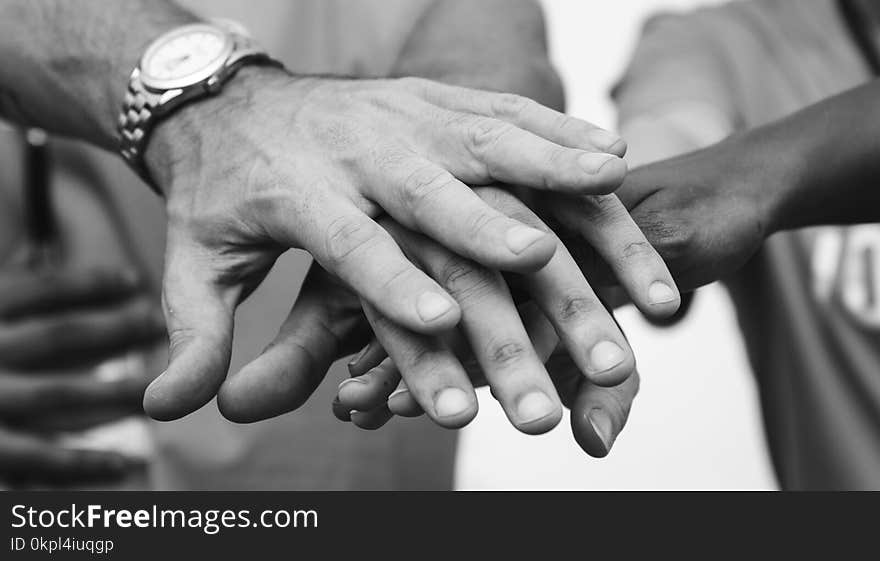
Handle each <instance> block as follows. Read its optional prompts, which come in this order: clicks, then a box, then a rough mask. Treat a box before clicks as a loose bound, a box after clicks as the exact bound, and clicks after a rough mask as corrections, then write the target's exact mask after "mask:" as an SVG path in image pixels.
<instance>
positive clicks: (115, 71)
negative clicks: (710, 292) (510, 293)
mask: <svg viewBox="0 0 880 561" xmlns="http://www.w3.org/2000/svg"><path fill="white" fill-rule="evenodd" d="M2 1H3V2H4V3H3V5H2V7H3V10H4V12H3V13H4V19H3V24H2V25H3V27H2V28H0V31H2V39H0V57H2V59H3V60H4V63H5V62H7V61H10V63H9V64H4V67H6V68H8V69H9V70H8V71H4V73H3V74H0V88H2V89H3V91H4V92H5V99H6V109H5V110H6V111H7V112H9V113H15V115H16V116H17V117H18V118H20V119H25V120H29V121H31V122H35V123H39V124H44V125H45V126H46V128H47V129H48V130H51V131H56V132H62V133H66V134H70V135H74V136H77V137H80V138H85V139H88V140H91V141H92V142H95V143H97V144H101V145H103V146H105V147H110V146H112V145H113V136H114V135H113V126H114V124H115V123H116V115H115V107H116V103H117V102H116V101H115V100H116V99H117V98H116V96H117V95H118V96H119V97H120V98H121V96H122V93H123V90H124V86H125V83H126V77H127V76H128V72H129V71H130V70H131V69H132V68H133V66H134V65H135V63H136V60H137V56H138V54H139V53H140V51H141V50H142V49H143V48H144V45H146V44H147V43H148V42H149V41H150V40H152V39H153V38H155V37H156V36H158V35H160V34H161V33H162V32H164V31H166V30H167V29H168V28H169V27H174V26H177V25H178V24H181V23H188V22H190V21H192V16H190V15H189V14H187V13H186V12H184V11H182V10H180V9H178V8H177V7H176V6H175V5H174V4H173V3H170V2H147V1H146V0H141V1H137V2H126V3H125V4H124V6H120V5H117V4H119V3H118V2H115V1H111V0H96V1H93V2H82V3H76V5H75V7H73V6H72V5H71V3H69V2H67V3H65V2H63V1H62V0H2ZM132 22H137V23H136V24H132ZM132 27H134V28H137V29H138V31H137V32H133V33H132V34H129V29H130V28H132ZM116 92H119V93H118V94H117V93H116ZM59 107H63V108H64V109H63V110H62V109H58V108H59ZM591 130H593V127H592V126H590V125H589V124H587V123H583V122H580V121H576V120H574V119H571V118H566V117H564V116H562V115H560V114H559V113H557V112H555V111H553V110H551V109H549V108H546V107H543V106H540V105H538V104H536V103H534V102H528V103H521V101H520V100H519V99H517V98H511V97H509V96H503V95H499V94H493V93H488V92H481V91H476V90H467V89H464V88H457V87H453V86H448V85H443V84H438V83H434V82H430V81H428V80H419V79H411V78H409V79H399V80H350V79H344V78H328V77H318V76H309V77H307V76H298V75H292V74H290V73H288V72H285V71H282V70H279V69H275V68H265V67H262V68H261V67H247V68H243V69H242V70H241V71H240V72H239V73H238V74H237V75H236V76H235V78H233V79H232V80H231V81H230V82H229V83H227V84H226V85H225V87H224V88H223V89H222V91H221V92H220V93H219V94H218V95H215V96H213V97H210V98H205V99H201V100H199V101H197V102H193V103H190V104H187V105H185V106H184V107H183V108H182V109H180V110H178V111H176V112H175V113H174V114H173V115H170V116H169V117H167V118H165V119H164V120H163V121H162V122H160V123H159V124H158V126H157V127H156V129H155V131H154V133H153V136H152V138H151V139H150V141H149V144H148V145H147V148H146V158H145V159H146V164H147V167H148V168H149V171H150V173H151V175H152V176H153V178H155V179H156V183H157V184H158V187H159V189H160V190H161V191H162V192H163V193H164V194H165V197H166V199H167V210H168V215H169V226H168V235H167V239H168V244H167V248H166V266H165V275H164V280H163V294H164V298H163V303H164V307H165V315H166V318H167V323H168V329H169V338H170V341H171V360H170V363H169V366H168V370H166V371H165V373H164V374H163V375H161V376H159V377H158V378H157V379H156V381H155V382H154V383H153V384H152V385H151V386H150V388H149V389H148V391H147V394H146V398H145V406H146V407H147V410H148V412H149V413H150V414H152V415H153V416H155V417H157V418H162V419H173V418H177V417H180V416H182V415H184V414H187V413H189V412H191V411H193V410H195V409H196V408H198V407H200V406H201V405H203V404H205V403H207V402H208V401H210V399H212V398H213V397H214V395H216V392H217V391H218V389H219V387H220V385H221V384H222V383H223V380H224V379H225V378H226V375H227V370H228V367H229V360H230V355H231V348H232V333H233V322H234V313H235V309H236V307H237V306H238V305H239V303H240V302H241V301H242V300H243V299H245V298H246V297H247V296H248V295H249V294H250V293H251V292H252V291H253V290H255V289H256V288H257V287H258V286H259V285H260V283H261V282H262V280H263V279H264V278H265V276H266V274H268V272H269V270H270V269H271V267H272V265H273V263H274V262H275V260H276V259H277V258H278V256H279V255H280V254H281V253H283V252H284V251H285V250H287V249H289V248H302V249H305V250H307V251H309V252H310V253H311V254H312V255H313V256H314V257H315V259H316V260H317V261H318V262H319V263H320V264H321V265H322V266H323V267H324V268H326V269H327V270H328V271H329V272H330V273H332V274H334V275H336V276H337V277H338V278H340V279H342V280H343V282H344V283H346V284H347V285H348V286H350V287H352V288H353V289H354V290H355V291H356V292H357V293H358V294H359V295H360V296H362V297H363V298H364V300H366V301H367V302H369V303H370V304H371V305H373V306H375V307H376V309H377V310H379V311H380V312H381V313H383V314H385V315H386V316H387V317H389V318H391V320H392V321H394V322H396V323H398V324H400V325H401V326H404V327H407V328H409V329H411V330H413V331H416V332H420V333H436V332H437V331H442V330H445V329H448V328H450V327H452V326H454V325H455V324H456V323H457V322H458V321H459V319H460V309H459V307H458V305H457V304H456V302H455V301H454V300H453V299H452V298H451V297H450V295H449V294H448V293H446V292H445V291H444V290H443V289H442V288H441V287H440V286H439V285H438V283H437V282H435V281H434V280H433V279H431V278H429V277H428V276H427V275H426V274H425V273H424V272H422V271H421V270H419V269H418V268H417V267H415V266H414V265H413V264H412V263H411V262H410V261H409V260H407V258H406V256H405V255H404V254H403V252H402V251H401V250H400V248H399V247H398V246H397V244H396V243H395V242H394V240H393V239H392V238H391V236H390V235H389V234H388V233H387V232H386V231H385V230H383V229H382V228H381V227H380V226H379V225H378V224H377V223H376V222H375V218H377V217H378V216H379V215H381V214H383V213H385V212H387V213H388V214H389V215H390V216H392V217H393V218H395V219H396V220H398V221H399V222H400V223H401V224H404V225H406V226H407V227H410V228H413V229H417V230H419V231H421V232H423V233H425V234H426V235H428V236H429V237H430V238H432V239H435V240H437V241H438V242H440V243H441V244H442V245H444V246H445V247H448V248H450V249H451V250H453V251H454V252H456V253H458V254H460V255H463V256H466V257H469V258H472V259H474V260H476V261H478V262H481V263H482V264H484V265H486V266H489V267H492V268H495V269H502V270H518V271H526V270H533V269H535V268H539V267H540V266H542V265H543V264H544V263H546V262H547V261H549V259H550V258H551V257H552V255H553V253H554V251H555V243H554V240H553V239H552V238H551V237H550V236H548V235H547V234H546V233H544V232H540V231H538V230H536V229H534V228H531V227H528V226H526V225H525V224H522V223H521V222H519V221H518V220H516V219H514V218H510V217H508V216H504V215H503V214H502V213H500V212H499V211H497V210H495V209H493V208H491V207H490V206H488V205H487V204H486V203H485V202H484V201H482V200H481V199H480V198H479V197H478V196H477V195H476V194H475V193H474V192H473V191H472V190H471V189H470V188H469V187H468V186H467V185H466V184H486V183H491V182H494V181H505V182H510V183H518V184H524V185H528V186H535V187H543V188H549V189H567V190H573V191H577V192H582V191H583V192H607V191H608V190H612V189H614V188H615V187H616V186H617V185H619V182H620V181H621V179H622V177H623V174H624V171H625V166H624V165H623V163H622V162H621V161H620V160H619V158H618V157H616V156H614V155H612V154H601V153H597V152H596V150H595V149H593V150H586V149H572V148H568V145H561V144H557V143H556V140H557V139H559V138H560V136H564V134H563V133H565V134H573V133H572V132H571V131H591ZM563 144H564V143H563Z"/></svg>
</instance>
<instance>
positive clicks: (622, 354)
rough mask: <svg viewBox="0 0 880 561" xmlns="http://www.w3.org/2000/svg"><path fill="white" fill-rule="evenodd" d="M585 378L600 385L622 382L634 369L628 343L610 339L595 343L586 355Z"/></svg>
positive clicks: (634, 364)
mask: <svg viewBox="0 0 880 561" xmlns="http://www.w3.org/2000/svg"><path fill="white" fill-rule="evenodd" d="M587 364H588V367H587V372H585V374H586V376H587V378H588V379H589V380H590V381H591V382H593V383H594V384H596V385H597V386H602V387H613V386H617V385H618V384H621V383H623V382H624V381H625V380H626V379H627V378H629V377H630V376H631V375H632V373H633V372H634V371H635V369H636V360H635V356H634V355H633V352H632V349H630V348H629V345H626V344H623V345H621V344H618V343H616V342H612V341H600V342H599V343H596V344H595V345H594V346H593V347H592V348H591V349H590V350H589V351H588V355H587Z"/></svg>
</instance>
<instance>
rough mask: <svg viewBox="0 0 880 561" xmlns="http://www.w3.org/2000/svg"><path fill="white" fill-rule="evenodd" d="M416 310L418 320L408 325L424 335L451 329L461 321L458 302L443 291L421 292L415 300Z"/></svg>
mask: <svg viewBox="0 0 880 561" xmlns="http://www.w3.org/2000/svg"><path fill="white" fill-rule="evenodd" d="M416 312H417V314H418V318H419V320H418V321H417V322H414V323H415V324H414V325H411V326H409V327H410V328H412V329H413V330H415V331H417V332H419V333H423V334H426V335H431V334H435V333H439V332H442V331H446V330H449V329H452V328H453V327H455V326H456V325H458V322H459V321H461V308H460V307H459V305H458V302H456V301H455V300H454V299H453V298H452V297H451V296H449V295H448V294H446V293H445V292H443V293H438V292H425V293H423V294H421V295H420V296H419V297H418V299H417V300H416Z"/></svg>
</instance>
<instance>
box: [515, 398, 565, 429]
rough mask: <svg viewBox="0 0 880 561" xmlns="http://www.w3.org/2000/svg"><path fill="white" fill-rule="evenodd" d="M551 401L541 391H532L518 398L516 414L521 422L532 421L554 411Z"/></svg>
mask: <svg viewBox="0 0 880 561" xmlns="http://www.w3.org/2000/svg"><path fill="white" fill-rule="evenodd" d="M555 409H556V408H555V407H554V406H553V402H552V401H551V400H550V398H549V397H547V395H546V394H544V393H542V392H532V393H529V394H526V395H524V396H523V397H521V398H520V400H519V403H517V404H516V415H517V417H519V421H520V422H521V423H534V422H535V421H539V420H541V419H543V418H544V417H546V416H548V415H550V414H552V413H553V412H554V411H555Z"/></svg>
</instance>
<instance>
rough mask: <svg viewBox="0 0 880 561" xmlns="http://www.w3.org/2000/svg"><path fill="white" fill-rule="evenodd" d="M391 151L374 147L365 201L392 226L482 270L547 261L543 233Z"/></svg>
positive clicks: (532, 266) (549, 247)
mask: <svg viewBox="0 0 880 561" xmlns="http://www.w3.org/2000/svg"><path fill="white" fill-rule="evenodd" d="M394 150H396V149H395V148H390V147H380V148H379V152H380V153H381V154H382V156H381V157H380V156H374V157H373V158H372V159H373V160H374V162H371V163H372V164H373V165H371V166H366V167H367V168H368V169H373V170H374V171H373V173H374V174H375V175H374V176H373V177H371V178H370V181H369V183H370V184H371V185H374V186H375V187H374V188H372V189H370V191H369V195H370V197H371V198H372V199H373V200H374V201H376V202H377V203H378V204H379V205H381V206H382V208H384V209H385V210H386V211H387V212H388V213H389V214H390V215H391V216H393V217H394V218H395V219H396V220H397V221H398V222H400V223H401V224H403V225H404V226H406V227H408V228H410V229H412V230H416V231H419V232H422V233H424V234H425V235H427V236H428V237H429V238H432V239H434V240H437V241H438V242H439V243H440V244H441V245H443V246H445V247H448V248H449V249H451V250H452V251H454V252H456V253H458V254H459V255H462V256H464V257H468V258H470V259H473V260H474V261H477V262H478V263H483V264H485V265H486V266H487V267H491V268H496V269H502V270H506V271H532V270H536V269H539V268H541V267H542V266H543V265H544V264H545V263H547V261H549V260H550V257H552V255H553V252H554V251H555V250H556V246H555V243H554V240H553V239H552V237H551V236H548V235H547V233H546V232H542V231H540V230H535V229H534V228H529V227H528V226H525V225H523V224H521V223H519V222H517V221H516V220H513V219H512V218H509V217H507V216H505V215H504V214H502V213H500V212H498V211H497V210H495V209H493V208H491V207H489V206H488V205H487V204H486V203H485V202H483V201H482V200H481V199H480V197H478V196H477V195H476V194H474V192H473V190H471V188H470V187H468V186H467V185H465V184H464V183H462V182H461V181H459V180H458V179H456V178H455V177H453V175H452V174H451V173H449V172H448V171H446V169H444V168H442V167H440V166H438V165H436V164H434V163H432V162H429V161H428V160H425V159H423V158H421V157H418V156H417V155H415V154H406V153H398V154H395V153H394ZM389 154H390V155H389Z"/></svg>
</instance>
